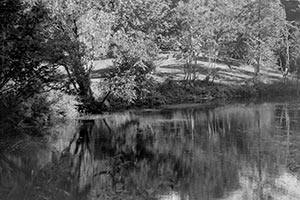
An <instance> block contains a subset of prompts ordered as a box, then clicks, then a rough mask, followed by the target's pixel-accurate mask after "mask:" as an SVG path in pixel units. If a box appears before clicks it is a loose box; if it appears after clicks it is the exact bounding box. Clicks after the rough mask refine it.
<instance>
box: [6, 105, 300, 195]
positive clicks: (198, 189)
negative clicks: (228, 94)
mask: <svg viewBox="0 0 300 200" xmlns="http://www.w3.org/2000/svg"><path fill="white" fill-rule="evenodd" d="M79 124H80V127H79V128H78V129H77V131H75V134H70V135H72V137H71V136H70V137H69V138H67V139H66V138H63V139H60V140H56V141H64V142H60V144H64V145H60V146H63V147H61V148H60V149H59V151H58V153H57V152H56V154H57V156H56V157H55V159H53V157H54V155H56V154H54V153H53V151H51V152H52V153H51V156H50V157H51V159H49V160H48V162H45V163H47V164H44V165H43V166H42V167H40V168H38V169H36V170H35V172H34V174H30V172H29V171H30V170H32V169H33V168H34V166H30V165H29V163H34V159H33V158H35V156H36V157H37V158H35V160H38V159H40V158H39V156H40V157H41V155H44V154H45V153H41V155H39V154H38V152H37V153H36V154H30V158H31V159H32V160H33V162H31V161H30V162H29V163H25V161H24V159H26V156H25V155H27V156H28V154H26V152H24V153H23V155H13V156H15V158H14V159H19V161H18V162H11V161H8V160H9V158H10V156H12V155H11V154H4V156H3V158H1V164H0V165H1V169H2V171H1V172H0V178H1V186H0V188H1V190H0V191H1V193H2V194H3V195H2V197H4V196H5V197H6V199H18V198H19V197H20V195H23V196H24V194H26V198H27V199H43V198H44V199H45V198H46V199H182V200H185V199H189V200H194V199H195V200H196V199H224V200H225V199H282V198H283V197H287V199H293V198H294V199H297V198H300V194H299V192H297V189H300V184H299V183H298V182H297V176H295V175H293V174H299V170H300V168H299V166H300V155H299V152H300V149H299V148H300V145H299V141H300V138H299V136H298V134H297V131H299V130H300V122H299V112H298V105H294V104H291V105H289V104H262V105H234V106H226V107H220V108H216V109H214V110H206V111H204V110H201V109H197V108H188V109H177V110H176V109H175V110H163V111H156V112H136V113H130V112H128V113H123V114H120V115H110V116H108V117H106V118H101V119H96V120H86V121H85V120H83V121H80V122H79ZM72 131H73V133H74V130H72ZM53 145H54V146H55V145H56V143H54V144H53V143H52V144H51V145H50V146H52V147H53ZM56 147H57V145H56ZM39 149H40V147H39ZM10 160H13V159H12V158H10ZM4 163H6V164H4ZM17 163H19V164H17ZM17 165H19V166H21V167H18V166H17ZM9 170H11V171H10V173H9V174H14V175H9V176H8V175H7V174H8V171H9ZM5 172H6V173H5ZM25 174H26V175H25ZM21 176H22V177H23V181H21V179H20V177H21ZM28 180H31V182H30V181H28ZM291 181H293V184H294V187H293V188H291V187H288V186H289V184H290V182H291ZM25 182H26V184H27V185H28V183H29V182H30V186H26V187H25V188H26V189H25V190H21V189H16V188H19V186H20V185H21V183H25ZM17 190H19V191H18V193H17V192H16V191H17ZM16 194H18V195H16Z"/></svg>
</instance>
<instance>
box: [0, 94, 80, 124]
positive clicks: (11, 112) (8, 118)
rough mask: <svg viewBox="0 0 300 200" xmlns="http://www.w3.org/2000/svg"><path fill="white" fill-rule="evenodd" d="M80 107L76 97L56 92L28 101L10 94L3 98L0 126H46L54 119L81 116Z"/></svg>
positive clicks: (34, 97) (40, 95) (0, 107)
mask: <svg viewBox="0 0 300 200" xmlns="http://www.w3.org/2000/svg"><path fill="white" fill-rule="evenodd" d="M78 105H79V102H78V101H77V100H76V97H75V96H71V95H67V94H65V93H63V92H60V91H55V90H53V91H50V92H44V93H40V94H35V95H34V96H32V97H30V98H26V99H24V98H23V99H21V98H20V97H18V96H16V95H15V94H13V93H10V94H7V95H6V96H1V103H0V109H1V114H0V121H1V123H0V126H1V127H6V128H7V129H11V128H14V129H15V128H17V129H23V128H28V127H29V128H33V127H35V126H41V125H46V124H49V123H52V122H53V120H54V119H73V118H76V117H77V116H78V114H79V113H78V111H77V106H78Z"/></svg>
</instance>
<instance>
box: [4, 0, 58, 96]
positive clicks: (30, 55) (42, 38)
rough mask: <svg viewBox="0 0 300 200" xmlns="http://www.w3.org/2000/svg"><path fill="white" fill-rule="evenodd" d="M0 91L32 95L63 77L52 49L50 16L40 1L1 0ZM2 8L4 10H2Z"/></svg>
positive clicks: (53, 84) (51, 85)
mask: <svg viewBox="0 0 300 200" xmlns="http://www.w3.org/2000/svg"><path fill="white" fill-rule="evenodd" d="M0 7H1V15H0V21H1V25H0V27H1V36H0V41H1V42H0V44H1V48H0V56H1V68H0V93H2V95H4V94H5V93H6V92H9V91H14V92H17V93H21V95H26V96H32V95H33V94H34V93H35V92H37V91H39V90H41V89H44V88H45V87H46V86H47V87H53V86H55V85H56V83H57V82H58V80H59V78H60V76H59V73H58V71H57V66H55V65H54V63H55V60H56V59H57V57H56V56H55V55H54V54H53V53H54V52H53V51H52V49H51V48H50V40H51V39H50V38H49V37H48V35H49V33H48V31H49V26H48V20H49V16H48V14H47V9H46V8H45V6H44V5H43V3H41V2H37V3H36V4H34V5H30V4H27V3H26V2H21V1H14V0H7V1H1V5H0ZM2 11H3V12H2Z"/></svg>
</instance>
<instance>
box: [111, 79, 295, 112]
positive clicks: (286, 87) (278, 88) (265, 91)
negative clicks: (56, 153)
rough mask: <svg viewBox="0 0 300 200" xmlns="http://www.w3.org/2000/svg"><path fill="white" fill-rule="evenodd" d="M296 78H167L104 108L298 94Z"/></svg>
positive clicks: (149, 106) (113, 108)
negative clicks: (138, 96) (232, 81)
mask: <svg viewBox="0 0 300 200" xmlns="http://www.w3.org/2000/svg"><path fill="white" fill-rule="evenodd" d="M297 88H298V87H297V84H296V83H294V82H286V83H283V82H274V83H269V84H265V83H261V82H257V83H255V82H253V81H251V82H249V83H248V84H244V85H225V84H217V83H215V84H205V83H203V82H201V81H198V82H194V83H192V84H185V83H184V82H181V81H175V80H167V81H165V82H163V83H160V84H158V85H157V86H156V88H154V89H153V91H151V92H150V93H149V94H148V95H147V97H146V98H144V99H142V100H138V101H136V102H134V103H132V104H130V105H128V104H125V103H122V102H110V106H109V107H106V108H105V111H108V112H116V111H120V110H125V109H131V108H137V109H139V108H159V107H162V106H165V105H173V104H187V103H200V104H207V103H213V102H217V101H231V100H241V99H257V98H275V97H276V98H277V97H281V96H282V97H284V96H285V97H287V96H289V97H292V96H295V97H296V96H298V95H297V93H298V89H297Z"/></svg>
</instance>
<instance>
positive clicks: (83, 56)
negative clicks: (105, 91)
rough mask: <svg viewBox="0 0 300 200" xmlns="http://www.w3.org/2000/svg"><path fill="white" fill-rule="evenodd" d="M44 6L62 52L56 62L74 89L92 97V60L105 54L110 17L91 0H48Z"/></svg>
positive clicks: (109, 33) (109, 32)
mask: <svg viewBox="0 0 300 200" xmlns="http://www.w3.org/2000/svg"><path fill="white" fill-rule="evenodd" d="M48 7H49V8H50V9H51V11H52V16H53V18H54V19H55V21H54V23H55V26H54V29H55V30H54V35H55V37H56V39H57V40H56V41H59V43H58V44H57V45H58V46H60V47H61V51H63V53H64V55H65V57H64V58H63V59H61V61H60V64H61V65H62V66H63V67H64V68H65V70H66V72H67V74H68V77H69V80H70V83H71V84H72V86H73V88H74V89H75V91H76V92H78V93H79V94H80V95H81V96H83V97H92V92H91V89H90V84H91V82H90V73H91V70H92V68H93V61H95V60H97V59H99V58H103V57H104V56H106V51H107V49H108V47H109V40H110V35H111V26H112V20H113V16H112V15H110V14H108V13H106V12H103V11H102V10H101V8H102V5H101V4H100V3H99V2H97V1H93V0H85V1H80V2H78V1H75V0H69V1H58V0H51V1H48Z"/></svg>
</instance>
